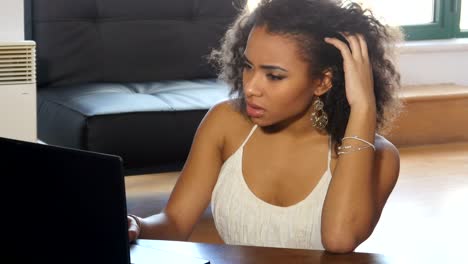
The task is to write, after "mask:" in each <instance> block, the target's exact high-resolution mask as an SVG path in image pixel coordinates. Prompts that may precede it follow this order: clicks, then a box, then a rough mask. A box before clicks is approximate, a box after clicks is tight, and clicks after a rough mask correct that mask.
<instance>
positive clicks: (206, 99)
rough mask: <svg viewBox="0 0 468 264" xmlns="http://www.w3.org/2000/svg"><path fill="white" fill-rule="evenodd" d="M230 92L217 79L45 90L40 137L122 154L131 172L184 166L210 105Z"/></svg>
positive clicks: (40, 98)
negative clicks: (196, 132)
mask: <svg viewBox="0 0 468 264" xmlns="http://www.w3.org/2000/svg"><path fill="white" fill-rule="evenodd" d="M228 92H229V90H228V86H227V85H226V84H224V83H223V82H220V81H218V80H216V79H209V80H205V79H204V80H192V81H188V80H185V81H163V82H148V83H127V84H124V83H92V84H79V85H71V86H60V87H53V88H46V89H41V90H40V91H39V92H38V136H39V138H40V139H41V140H43V141H45V142H47V143H48V144H54V145H61V146H67V147H72V148H79V149H85V150H91V151H97V152H103V153H110V154H116V155H119V156H121V157H122V158H123V161H124V166H125V169H126V170H127V171H128V173H127V174H131V173H132V172H131V171H135V170H137V169H138V170H140V171H141V169H148V170H150V171H164V170H174V169H180V166H181V164H182V163H183V161H184V160H185V158H186V156H187V154H188V151H189V148H190V145H191V141H192V139H193V135H194V133H195V130H196V128H197V127H198V124H199V122H200V121H201V119H202V118H203V116H204V115H205V113H206V112H207V109H209V108H210V107H211V106H212V105H213V104H215V103H217V102H220V101H222V100H226V99H227V98H228ZM149 164H151V166H152V168H144V167H145V166H148V165H149ZM135 173H136V171H135Z"/></svg>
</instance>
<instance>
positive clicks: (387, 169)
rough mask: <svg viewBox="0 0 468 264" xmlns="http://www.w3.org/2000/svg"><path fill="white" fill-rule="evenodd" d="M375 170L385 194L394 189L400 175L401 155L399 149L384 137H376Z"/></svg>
mask: <svg viewBox="0 0 468 264" xmlns="http://www.w3.org/2000/svg"><path fill="white" fill-rule="evenodd" d="M375 148H376V153H375V154H376V155H375V165H376V166H375V169H376V172H377V174H378V177H379V182H381V189H382V191H383V192H390V191H391V189H393V187H394V185H395V183H396V181H397V180H398V177H399V174H400V153H399V151H398V148H397V147H396V146H395V145H394V144H393V143H392V142H390V141H389V140H387V139H386V138H385V137H384V136H381V135H376V137H375Z"/></svg>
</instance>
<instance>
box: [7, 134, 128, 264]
mask: <svg viewBox="0 0 468 264" xmlns="http://www.w3.org/2000/svg"><path fill="white" fill-rule="evenodd" d="M0 156H1V159H0V175H1V178H2V183H1V186H2V192H1V193H2V199H1V202H2V205H3V206H2V209H3V213H2V218H3V221H2V222H3V223H4V224H3V230H4V233H3V238H4V239H5V242H6V244H7V248H6V249H5V248H4V249H3V250H2V251H3V252H5V253H6V254H2V257H0V259H3V260H6V259H7V260H8V262H4V261H1V262H2V263H115V264H120V263H122V264H128V263H130V257H129V245H128V238H127V219H126V215H127V212H126V201H125V182H124V178H123V173H122V163H121V158H120V157H118V156H113V155H106V154H101V153H94V152H88V151H81V150H76V149H68V148H64V147H58V146H51V145H43V144H38V143H30V142H24V141H18V140H12V139H5V138H0ZM5 258H6V259H5Z"/></svg>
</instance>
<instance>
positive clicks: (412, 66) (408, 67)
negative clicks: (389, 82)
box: [399, 38, 468, 86]
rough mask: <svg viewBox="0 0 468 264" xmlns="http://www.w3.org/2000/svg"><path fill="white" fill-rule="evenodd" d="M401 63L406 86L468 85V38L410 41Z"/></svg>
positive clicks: (403, 80)
mask: <svg viewBox="0 0 468 264" xmlns="http://www.w3.org/2000/svg"><path fill="white" fill-rule="evenodd" d="M399 63H400V71H401V81H402V84H403V85H420V84H448V83H453V84H459V85H466V86H468V38H465V39H449V40H430V41H410V42H407V43H405V44H404V45H402V46H401V47H400V56H399Z"/></svg>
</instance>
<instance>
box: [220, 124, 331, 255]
mask: <svg viewBox="0 0 468 264" xmlns="http://www.w3.org/2000/svg"><path fill="white" fill-rule="evenodd" d="M256 128H257V125H255V126H254V127H253V128H252V130H251V131H250V133H249V135H248V136H247V138H246V139H245V140H244V142H243V143H242V145H241V146H240V147H239V148H238V149H237V150H236V152H234V154H232V156H230V157H229V158H228V159H227V160H226V161H225V162H224V164H223V166H222V167H221V171H220V174H219V177H218V181H217V183H216V185H215V187H214V189H213V193H212V198H211V210H212V213H213V218H214V222H215V225H216V229H217V230H218V233H219V235H220V236H221V238H222V239H223V240H224V242H225V243H226V244H232V245H249V246H263V247H281V248H300V249H322V250H323V249H324V248H323V245H322V239H321V216H322V207H323V202H324V200H325V195H326V193H327V190H328V185H329V184H330V180H331V172H330V159H331V151H330V146H331V142H330V141H329V147H328V165H327V170H326V171H325V173H324V174H323V176H322V177H321V179H320V180H319V182H318V183H317V185H316V186H315V187H314V189H313V190H312V192H311V193H310V194H309V195H308V196H307V197H306V198H305V199H304V200H302V201H300V202H298V203H296V204H294V205H291V206H287V207H281V206H276V205H272V204H270V203H267V202H265V201H263V200H261V199H260V198H258V197H257V196H256V195H255V194H254V193H253V192H252V191H251V190H250V188H249V186H248V185H247V183H246V182H245V180H244V176H243V174H242V155H243V150H244V145H245V144H246V143H247V141H248V140H249V138H250V137H251V135H252V134H253V132H254V131H255V129H256Z"/></svg>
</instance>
